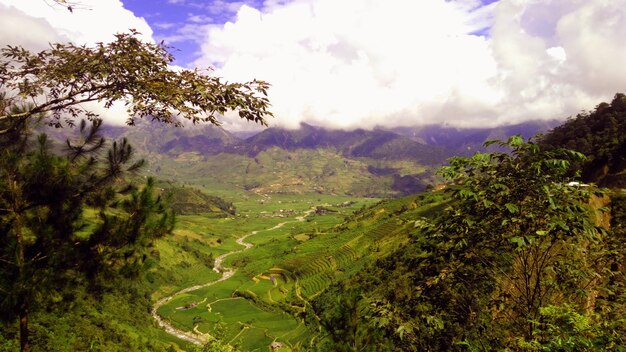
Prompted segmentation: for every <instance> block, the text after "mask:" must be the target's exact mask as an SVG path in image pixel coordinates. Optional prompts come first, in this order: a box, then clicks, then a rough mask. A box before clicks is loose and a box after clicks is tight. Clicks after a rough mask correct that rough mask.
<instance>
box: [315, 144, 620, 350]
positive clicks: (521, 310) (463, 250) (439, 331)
mask: <svg viewBox="0 0 626 352" xmlns="http://www.w3.org/2000/svg"><path fill="white" fill-rule="evenodd" d="M493 143H498V144H499V145H500V147H508V148H510V149H511V151H510V153H505V152H496V153H491V154H481V153H478V154H476V155H474V156H472V157H470V158H452V159H451V160H450V165H449V166H447V167H444V168H443V169H442V174H443V175H444V176H445V177H446V178H448V179H449V180H450V181H451V183H450V184H449V186H448V187H447V188H446V192H447V193H448V194H449V196H450V197H451V198H452V200H453V201H452V202H451V203H450V204H449V206H448V207H447V208H446V209H445V210H444V211H443V212H441V213H440V214H439V215H438V216H436V217H435V218H434V219H420V220H419V221H416V222H415V231H416V232H415V234H414V236H413V238H412V242H411V243H410V244H409V246H406V247H404V248H402V249H401V250H399V251H397V252H396V253H394V254H393V255H391V256H389V257H386V258H384V259H381V260H379V261H378V262H376V263H375V264H374V265H372V266H370V267H369V268H368V270H366V271H364V272H361V273H359V274H358V275H357V276H356V277H354V278H353V279H351V280H350V281H349V283H344V286H343V287H344V288H342V289H341V290H340V291H339V293H338V294H336V295H333V296H334V297H337V298H334V299H336V300H337V302H342V301H343V300H345V299H347V298H348V297H352V295H353V292H355V290H357V291H356V292H361V295H362V298H361V300H360V301H359V302H357V303H355V304H354V305H357V306H361V307H365V306H367V309H366V310H365V311H367V312H368V313H367V314H363V315H362V316H363V318H361V320H360V321H359V322H357V323H353V324H351V325H346V326H359V325H361V326H362V327H360V328H359V329H361V330H362V331H364V333H362V334H361V336H363V337H362V338H361V340H360V342H359V343H360V344H361V347H360V348H359V349H363V350H385V349H387V350H403V351H413V350H415V351H417V350H466V349H468V350H492V349H507V348H508V349H512V350H520V349H521V350H523V349H529V348H530V349H532V348H535V347H536V346H540V347H541V348H544V347H545V348H548V347H549V346H552V345H551V344H554V343H556V342H555V341H557V338H558V336H559V335H558V334H561V333H562V334H564V335H563V336H565V335H567V336H569V337H572V340H571V341H578V342H579V343H580V344H579V345H577V346H578V347H579V348H584V346H585V345H584V343H587V342H585V341H587V340H584V338H588V339H594V341H595V342H593V343H597V344H598V346H600V345H601V344H602V343H605V342H602V341H608V340H606V337H607V336H612V337H613V338H612V340H611V342H610V344H609V343H607V344H605V345H602V346H606V347H607V348H608V347H610V346H613V347H614V348H623V347H624V346H625V343H626V342H625V341H623V339H622V338H621V337H619V336H623V333H624V331H623V330H624V325H623V323H620V321H621V320H620V319H621V318H619V316H618V315H616V314H615V312H617V311H620V312H621V311H622V310H623V303H622V302H618V299H617V297H614V296H611V295H610V294H607V293H608V292H610V291H611V290H610V289H611V288H612V286H615V285H621V282H623V278H622V277H621V275H620V273H619V266H617V265H611V264H610V263H616V261H617V260H618V259H617V258H622V257H621V255H623V254H622V253H623V249H621V248H618V246H617V245H615V244H616V243H617V242H619V241H618V240H617V239H616V238H615V237H614V236H613V234H611V233H607V232H606V231H605V229H603V228H600V227H599V226H598V225H597V224H596V222H595V221H594V219H593V217H592V215H593V211H592V210H591V209H589V207H588V206H587V204H588V203H589V201H590V200H591V199H592V198H593V197H598V196H602V191H601V190H598V189H596V188H595V187H593V186H589V187H587V186H580V185H570V184H569V182H570V181H571V178H570V177H571V176H570V175H575V174H576V173H575V171H573V170H571V167H572V164H571V162H570V161H571V160H582V159H583V155H582V154H581V153H578V152H574V151H570V150H565V149H554V150H550V151H545V150H542V149H541V148H540V146H539V145H538V144H537V143H535V142H534V141H532V140H531V141H528V142H526V141H524V140H523V139H522V138H521V137H511V138H510V139H509V140H508V141H507V142H493ZM622 247H623V245H622ZM340 287H342V286H340ZM611 292H612V291H611ZM330 299H331V298H330V295H328V296H326V295H325V296H322V297H321V298H320V299H318V301H320V304H321V305H322V306H323V305H324V303H323V302H324V301H328V300H330ZM326 305H328V303H326ZM318 306H319V304H318ZM331 306H333V305H332V304H331ZM348 306H349V305H348ZM549 307H566V308H567V309H568V311H567V312H565V313H563V314H566V313H567V314H569V316H570V317H572V318H576V319H579V320H581V319H582V320H584V321H587V322H588V323H589V324H591V325H590V326H592V325H593V324H596V325H593V326H596V327H597V326H602V328H603V329H605V330H602V336H600V335H597V336H596V335H593V334H591V332H590V331H591V330H586V331H585V332H584V333H582V332H581V334H579V335H576V334H575V333H577V332H575V331H574V332H572V331H571V330H572V329H573V328H571V327H568V326H567V325H559V324H560V323H559V322H560V321H561V320H559V319H560V318H558V314H561V313H558V312H556V311H555V310H554V309H553V310H550V308H549ZM335 308H337V306H336V305H335ZM555 309H556V308H555ZM564 309H565V308H564ZM331 312H332V313H331ZM574 313H575V314H574ZM327 314H339V315H341V310H335V311H334V312H333V311H332V309H322V311H321V312H320V316H325V315H327ZM346 314H347V315H346ZM346 314H344V315H345V316H339V317H334V318H332V319H331V320H329V321H333V320H336V321H339V320H346V319H348V318H349V317H350V314H353V313H349V312H347V313H346ZM550 324H552V325H550ZM598 324H600V325H598ZM555 329H561V330H558V331H560V332H559V333H558V334H557V330H555ZM568 329H570V330H569V332H568ZM593 329H595V327H594V328H593ZM327 330H328V331H329V332H330V334H331V336H332V337H333V339H334V343H335V344H336V345H338V346H345V345H352V346H356V345H357V344H355V343H353V339H352V336H354V334H345V335H346V336H342V335H334V333H333V331H337V327H336V326H335V327H332V326H331V327H330V328H328V327H327ZM381 331H382V332H381ZM593 331H596V330H593ZM597 331H599V330H597ZM376 333H378V334H380V336H382V337H383V338H384V339H388V341H386V342H384V345H383V346H384V347H380V346H378V347H376V343H378V342H376V341H371V339H372V337H374V336H376ZM574 336H578V337H580V339H579V340H576V338H578V337H576V338H574ZM569 337H568V338H569ZM596 337H597V339H596ZM596 340H597V341H596ZM600 340H602V341H600ZM379 341H380V340H379ZM578 342H575V343H578ZM613 347H611V348H613ZM550 348H551V347H550ZM355 350H356V349H355ZM552 350H558V349H552Z"/></svg>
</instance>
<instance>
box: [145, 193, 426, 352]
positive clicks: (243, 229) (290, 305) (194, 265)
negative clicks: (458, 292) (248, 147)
mask: <svg viewBox="0 0 626 352" xmlns="http://www.w3.org/2000/svg"><path fill="white" fill-rule="evenodd" d="M420 202H421V201H420V199H419V197H418V196H413V197H412V198H403V199H399V200H386V201H380V202H379V201H378V200H377V199H363V198H362V199H350V198H348V197H339V196H328V195H308V196H302V195H283V194H278V195H272V196H265V197H262V196H249V197H248V198H247V199H245V200H244V201H242V202H237V203H236V206H237V209H238V216H236V217H231V218H223V219H215V218H211V217H208V216H203V215H193V216H191V215H189V216H180V217H179V221H178V224H177V228H176V230H175V236H174V237H173V238H169V239H167V240H164V241H161V243H159V251H160V253H161V262H160V264H159V266H158V267H156V268H154V269H153V272H154V275H161V277H160V279H159V280H158V281H159V282H161V283H162V284H161V286H160V287H158V289H157V290H156V291H155V294H154V295H153V299H159V298H162V297H165V296H168V295H172V294H173V293H175V292H178V291H180V290H181V289H183V288H185V287H188V286H193V285H198V284H205V283H208V282H211V281H215V280H217V279H218V278H219V277H220V275H219V274H217V273H216V272H214V271H213V270H211V267H210V266H209V265H206V263H203V262H202V260H200V259H199V258H198V255H194V254H193V251H196V252H199V253H202V254H203V255H204V256H206V257H211V258H216V257H217V256H219V255H221V254H225V253H229V252H237V253H234V254H232V255H229V256H227V257H226V258H225V259H224V261H223V263H222V266H223V267H224V268H234V269H235V270H236V272H235V273H234V275H233V276H232V277H230V278H228V279H226V280H225V281H221V282H218V283H215V284H213V285H210V286H207V287H204V288H200V289H197V290H195V291H191V292H187V293H184V294H179V295H175V296H174V297H173V298H172V299H171V300H170V301H169V302H167V303H166V304H164V305H163V306H161V307H160V308H159V310H158V314H159V315H160V316H161V317H163V318H165V319H166V320H167V321H169V322H170V323H171V324H172V325H173V326H175V327H176V328H178V329H180V330H184V331H195V332H196V333H198V334H210V335H211V336H213V337H215V338H218V339H220V340H221V341H222V342H224V343H228V344H231V345H232V346H235V347H238V348H239V349H241V350H243V351H267V350H268V346H269V345H270V344H271V343H272V342H276V341H277V342H280V343H282V344H283V345H285V346H288V347H290V348H291V349H294V350H307V346H309V344H310V343H312V341H315V339H316V338H317V330H316V329H315V328H313V329H312V328H311V327H315V323H314V322H315V321H316V319H317V317H316V316H315V313H314V312H313V310H312V309H311V306H310V303H309V302H310V300H311V299H313V298H315V297H316V296H317V295H319V294H320V293H321V292H322V291H323V290H324V289H326V288H327V287H328V286H329V285H331V284H332V283H334V282H337V281H338V280H340V279H342V278H344V277H346V276H347V275H351V274H352V273H354V272H356V271H357V270H359V269H360V268H362V267H363V265H365V263H366V262H367V261H369V260H372V256H373V255H380V254H381V253H389V252H390V251H392V250H393V249H395V248H397V247H398V246H400V245H402V243H404V242H406V240H407V238H408V233H409V230H410V229H411V228H413V227H414V219H415V216H416V214H418V213H419V212H428V211H429V209H430V208H431V207H432V206H433V204H437V200H436V199H435V200H433V199H430V200H429V201H428V202H423V203H424V204H420ZM375 203H378V204H377V205H376V206H375V207H373V208H370V207H369V206H370V205H372V204H375ZM407 211H408V212H410V213H411V214H410V215H407V216H404V217H403V216H402V215H403V213H404V212H407ZM304 215H306V217H304V218H303V219H298V217H303V216H304ZM397 215H400V216H397ZM299 220H303V221H299ZM281 223H284V224H283V225H282V226H281V227H278V228H275V227H276V225H278V224H281ZM253 231H255V233H254V234H251V233H253ZM245 235H249V236H248V237H247V238H246V239H245V242H247V243H250V244H252V245H253V247H251V248H250V249H247V250H245V251H242V249H243V248H244V247H243V246H241V245H239V244H237V243H236V242H235V241H236V239H238V238H240V237H242V236H245ZM183 246H187V247H188V248H191V249H192V252H189V251H185V250H183V248H182V247H183ZM196 254H197V253H196ZM183 263H186V264H183ZM305 322H307V323H308V324H305Z"/></svg>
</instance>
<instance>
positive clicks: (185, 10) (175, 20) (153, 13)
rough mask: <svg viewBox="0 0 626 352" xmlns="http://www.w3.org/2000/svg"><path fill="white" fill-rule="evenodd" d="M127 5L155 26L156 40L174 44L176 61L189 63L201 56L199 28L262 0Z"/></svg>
mask: <svg viewBox="0 0 626 352" xmlns="http://www.w3.org/2000/svg"><path fill="white" fill-rule="evenodd" d="M122 2H123V4H124V7H125V8H127V9H129V10H131V11H132V12H133V13H134V14H135V15H137V16H139V17H143V18H144V19H145V20H146V21H147V22H148V23H149V24H150V27H152V30H153V31H154V37H155V39H156V40H158V41H160V40H165V41H166V43H168V45H170V46H173V47H174V48H175V49H176V50H174V52H173V53H174V55H175V57H176V63H177V64H179V65H183V66H185V65H188V64H190V63H191V62H193V61H194V60H195V59H197V58H198V56H199V52H198V51H199V41H201V38H200V37H199V33H198V30H199V28H201V27H202V26H204V25H207V24H217V25H220V24H224V23H226V22H228V21H232V20H233V19H234V18H235V16H236V14H237V10H238V9H239V7H241V6H242V5H244V4H245V5H248V6H251V7H255V8H261V7H262V5H263V2H262V1H259V0H242V1H228V0H212V1H204V0H152V1H146V0H122Z"/></svg>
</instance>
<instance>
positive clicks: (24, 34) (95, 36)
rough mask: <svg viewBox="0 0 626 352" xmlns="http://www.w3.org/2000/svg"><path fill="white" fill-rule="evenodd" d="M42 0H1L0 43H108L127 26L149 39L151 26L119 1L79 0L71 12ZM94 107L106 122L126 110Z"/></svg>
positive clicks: (115, 119)
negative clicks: (78, 4)
mask: <svg viewBox="0 0 626 352" xmlns="http://www.w3.org/2000/svg"><path fill="white" fill-rule="evenodd" d="M52 4H53V3H52V2H51V1H48V2H47V1H45V0H29V1H24V0H0V43H1V44H2V45H3V46H4V45H7V44H10V45H21V46H24V47H26V48H28V49H30V50H35V51H39V50H43V49H46V48H48V47H49V46H48V44H49V43H51V42H73V43H75V44H88V45H89V44H95V43H97V42H105V43H106V42H110V41H112V40H113V39H114V34H116V33H121V32H128V30H129V29H130V28H133V29H136V30H138V31H139V32H141V33H142V36H141V38H142V39H143V40H146V41H152V29H151V28H150V26H149V25H148V24H147V22H146V21H145V20H144V19H143V18H138V17H135V15H133V13H132V12H130V11H128V10H126V9H125V8H124V6H123V4H122V2H121V1H119V0H80V6H79V7H78V8H76V9H75V10H74V11H73V12H70V11H68V10H67V9H66V8H64V7H62V6H57V5H52ZM91 107H93V110H94V111H95V112H97V113H99V114H100V115H101V116H102V117H103V118H105V119H106V120H107V121H109V122H114V123H124V122H125V121H126V119H127V118H128V114H127V113H126V111H125V109H123V108H121V107H120V106H116V108H114V109H104V107H102V106H100V105H97V104H92V105H91Z"/></svg>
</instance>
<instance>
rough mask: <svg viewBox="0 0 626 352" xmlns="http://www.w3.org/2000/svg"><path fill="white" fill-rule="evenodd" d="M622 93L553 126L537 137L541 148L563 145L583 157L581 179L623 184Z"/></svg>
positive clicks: (625, 101)
mask: <svg viewBox="0 0 626 352" xmlns="http://www.w3.org/2000/svg"><path fill="white" fill-rule="evenodd" d="M624 130H626V96H625V95H624V94H622V93H618V94H616V95H615V97H614V98H613V100H612V101H611V103H600V104H598V106H596V108H595V110H594V111H591V112H583V113H580V114H578V115H576V117H575V118H573V119H569V120H568V121H567V122H566V123H564V124H563V125H561V126H558V127H556V128H554V129H553V130H552V131H550V132H549V133H548V134H546V135H545V136H544V137H543V138H542V139H541V142H540V143H541V144H542V145H543V146H545V147H550V148H556V147H563V148H568V149H572V150H576V151H578V152H580V153H583V154H585V155H586V156H587V159H586V160H585V161H584V162H583V163H580V168H581V169H582V171H583V178H584V180H585V181H590V182H600V183H602V184H606V185H607V186H620V187H621V186H623V185H624V184H626V183H625V182H624V181H623V180H622V179H621V178H620V177H615V176H613V175H615V174H619V173H620V172H621V171H623V170H624V169H626V156H625V155H626V134H625V133H624Z"/></svg>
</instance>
